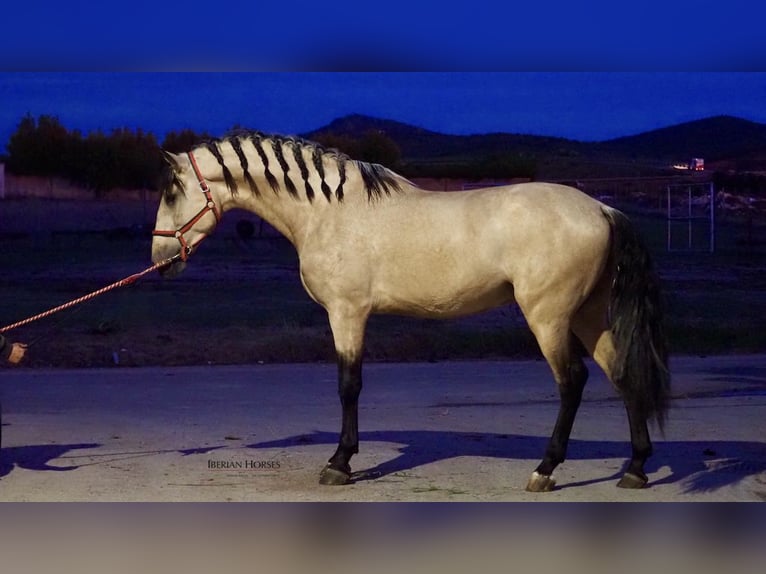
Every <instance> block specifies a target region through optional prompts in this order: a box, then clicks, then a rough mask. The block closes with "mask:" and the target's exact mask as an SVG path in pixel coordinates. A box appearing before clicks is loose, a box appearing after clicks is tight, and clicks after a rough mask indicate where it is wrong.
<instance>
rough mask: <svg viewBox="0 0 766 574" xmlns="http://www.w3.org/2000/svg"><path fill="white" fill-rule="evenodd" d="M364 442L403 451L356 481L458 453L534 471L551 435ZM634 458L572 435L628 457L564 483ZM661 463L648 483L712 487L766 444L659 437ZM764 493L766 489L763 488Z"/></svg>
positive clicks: (763, 467) (751, 470)
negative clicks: (662, 474)
mask: <svg viewBox="0 0 766 574" xmlns="http://www.w3.org/2000/svg"><path fill="white" fill-rule="evenodd" d="M359 439H360V443H362V445H363V444H364V443H365V442H386V443H396V444H400V445H402V446H401V447H400V448H399V453H400V454H399V456H397V457H394V458H392V459H390V460H387V461H384V462H382V463H380V464H379V465H377V466H376V467H374V468H370V469H367V470H365V471H361V472H356V473H354V474H353V475H352V481H356V482H359V481H363V480H370V479H375V478H381V477H385V476H390V475H393V474H395V473H402V472H407V471H411V470H413V469H416V468H418V467H420V466H423V465H426V464H429V463H433V462H438V461H441V460H446V459H450V458H455V457H462V456H469V457H490V458H505V459H509V460H520V461H522V462H523V463H524V464H528V465H529V467H530V472H531V471H532V470H533V469H534V467H535V466H536V465H537V463H538V462H539V460H540V459H541V458H542V455H543V453H544V451H545V447H546V446H547V444H548V438H547V437H540V436H527V435H515V434H489V433H469V432H454V431H426V430H415V431H371V432H360V433H359ZM337 441H338V434H337V433H331V432H323V431H315V432H313V433H309V434H302V435H295V436H291V437H287V438H283V439H279V440H273V441H267V442H259V443H255V444H251V445H248V448H253V449H265V448H290V447H297V446H305V445H319V444H327V445H336V444H337ZM629 457H630V443H629V442H628V441H594V440H580V439H572V440H570V442H569V448H568V456H567V458H568V460H604V459H618V460H624V461H625V462H624V464H623V466H622V469H621V470H619V471H617V472H615V473H613V474H611V475H609V476H604V477H600V478H597V479H593V480H586V481H581V482H576V483H568V484H560V486H559V487H558V488H560V489H565V488H572V487H577V486H584V485H587V484H594V483H599V482H605V481H612V480H616V479H618V478H619V477H620V476H622V474H623V472H624V470H625V468H626V466H627V459H628V458H629ZM663 467H668V468H670V471H671V472H670V475H669V476H666V477H664V478H661V479H658V480H654V481H651V482H650V486H658V485H661V484H672V483H681V484H682V489H683V492H684V493H686V494H689V493H695V492H711V491H715V490H718V489H720V488H723V487H725V486H731V485H733V484H736V483H738V482H739V481H741V480H743V479H745V478H747V477H749V476H752V475H756V474H759V473H762V472H766V443H761V442H746V441H656V442H655V454H654V456H652V457H651V458H650V459H649V461H648V462H647V463H646V471H647V473H649V474H651V473H652V472H656V471H658V470H659V469H661V468H663ZM764 494H765V495H766V493H764Z"/></svg>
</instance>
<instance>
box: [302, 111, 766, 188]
mask: <svg viewBox="0 0 766 574" xmlns="http://www.w3.org/2000/svg"><path fill="white" fill-rule="evenodd" d="M370 130H375V131H381V132H383V133H385V134H386V135H387V136H388V137H389V138H391V139H392V140H393V141H395V142H396V144H397V145H398V146H399V149H400V150H401V153H402V159H403V161H405V162H445V161H473V160H476V159H478V158H483V157H487V156H491V155H493V154H494V155H498V154H521V155H526V156H532V157H534V158H535V159H536V160H537V162H538V165H539V171H540V172H541V175H543V176H547V177H583V176H586V175H593V176H597V175H598V176H604V175H609V176H618V175H649V174H656V173H662V172H667V168H668V166H670V165H671V164H672V163H674V162H679V161H686V160H688V159H689V158H691V157H702V158H705V160H706V162H713V161H719V160H726V159H736V158H754V157H760V158H763V157H766V124H760V123H756V122H751V121H748V120H744V119H741V118H736V117H732V116H715V117H711V118H706V119H701V120H696V121H691V122H686V123H682V124H678V125H674V126H669V127H665V128H660V129H657V130H652V131H648V132H644V133H640V134H637V135H633V136H627V137H621V138H616V139H611V140H606V141H601V142H580V141H575V140H569V139H565V138H554V137H545V136H535V135H527V134H509V133H489V134H480V135H449V134H442V133H438V132H433V131H430V130H427V129H424V128H420V127H416V126H412V125H408V124H405V123H401V122H397V121H393V120H386V119H379V118H372V117H368V116H364V115H359V114H353V115H349V116H345V117H342V118H338V119H336V120H334V121H332V122H331V123H330V124H328V125H326V126H324V127H322V128H320V129H317V130H314V131H312V132H310V133H307V134H305V137H308V138H312V137H316V136H317V135H318V134H323V133H330V132H331V133H334V134H336V135H346V136H350V137H360V136H362V135H364V134H365V133H367V132H369V131H370ZM751 163H752V162H751ZM761 169H766V166H763V167H762V168H761Z"/></svg>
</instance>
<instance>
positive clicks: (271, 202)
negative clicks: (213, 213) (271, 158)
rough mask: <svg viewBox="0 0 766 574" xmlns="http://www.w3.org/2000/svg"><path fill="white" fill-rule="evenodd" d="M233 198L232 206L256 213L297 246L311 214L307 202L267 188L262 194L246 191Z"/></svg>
mask: <svg viewBox="0 0 766 574" xmlns="http://www.w3.org/2000/svg"><path fill="white" fill-rule="evenodd" d="M231 199H232V201H231V203H230V208H237V209H244V210H246V211H249V212H251V213H254V214H256V215H257V216H258V217H260V218H261V219H263V220H264V221H266V222H268V223H269V225H271V226H272V227H273V228H274V229H276V230H277V231H279V232H280V233H281V234H282V235H284V236H285V237H286V238H287V239H288V240H289V241H290V242H291V243H292V244H293V245H296V246H297V245H298V243H299V242H300V238H301V236H302V234H303V232H304V230H305V229H306V227H307V225H308V219H309V217H310V216H311V214H310V213H309V212H308V209H307V206H306V205H305V202H303V201H301V200H297V199H295V198H293V197H290V196H289V195H288V194H287V193H285V192H284V191H282V190H279V191H278V192H276V193H274V192H272V190H271V189H269V188H266V189H265V190H264V192H263V193H262V194H261V195H253V194H251V193H250V192H249V191H245V192H242V193H240V194H239V195H238V196H236V197H232V198H231ZM309 207H310V206H309Z"/></svg>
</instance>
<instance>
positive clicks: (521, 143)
mask: <svg viewBox="0 0 766 574" xmlns="http://www.w3.org/2000/svg"><path fill="white" fill-rule="evenodd" d="M370 130H375V131H381V132H383V133H385V134H386V135H387V136H388V137H390V138H391V139H392V140H394V141H395V142H396V143H397V145H398V146H399V148H400V149H401V152H402V157H403V158H405V159H408V160H417V159H438V158H451V157H468V158H471V157H474V156H478V155H487V154H492V153H508V152H523V153H533V152H544V151H549V150H557V149H559V148H562V147H568V148H576V149H581V148H582V147H583V145H585V144H582V143H580V142H576V141H573V140H567V139H564V138H553V137H544V136H534V135H520V134H508V133H489V134H479V135H450V134H442V133H438V132H433V131H430V130H427V129H424V128H420V127H416V126H412V125H409V124H405V123H401V122H397V121H394V120H384V119H378V118H372V117H369V116H364V115H359V114H352V115H349V116H344V117H342V118H338V119H336V120H333V121H332V122H330V123H329V124H328V125H326V126H324V127H322V128H319V129H318V130H314V131H312V132H310V133H308V134H306V137H308V138H312V137H316V136H317V135H318V134H322V133H327V132H331V133H334V134H342V135H347V136H351V137H361V136H363V135H364V134H365V133H367V132H369V131H370Z"/></svg>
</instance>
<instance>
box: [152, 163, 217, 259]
mask: <svg viewBox="0 0 766 574" xmlns="http://www.w3.org/2000/svg"><path fill="white" fill-rule="evenodd" d="M186 155H187V156H189V161H190V162H191V165H192V168H193V169H194V175H196V176H197V181H198V182H199V187H200V189H201V190H202V193H203V194H205V199H207V203H206V204H205V206H204V207H203V208H202V209H200V210H199V212H198V213H197V215H195V216H194V217H192V218H191V219H190V220H189V221H187V222H186V223H185V224H184V225H182V226H181V227H179V228H178V229H176V230H175V231H166V230H161V229H155V230H154V231H152V235H157V236H159V237H175V238H176V239H178V242H179V243H180V244H181V253H180V256H181V261H186V260H187V259H188V258H189V255H191V253H192V251H194V248H195V247H196V246H197V245H198V244H199V243H200V241H202V240H203V239H204V238H205V237H206V234H204V233H203V234H202V236H201V237H200V238H199V240H198V241H196V242H194V243H193V244H189V243H188V242H187V241H186V238H185V237H184V234H185V233H186V232H187V231H189V230H190V229H191V228H192V227H194V226H195V225H196V224H197V222H198V221H199V220H200V219H202V218H203V217H205V215H207V213H208V212H212V213H213V215H214V216H215V222H216V224H217V223H218V222H220V221H221V210H220V209H218V206H217V205H216V204H215V201H213V197H212V195H211V194H210V188H209V187H208V185H207V182H206V181H205V178H204V177H202V173H201V172H200V170H199V166H198V165H197V160H196V159H195V158H194V154H193V153H192V152H187V154H186Z"/></svg>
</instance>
